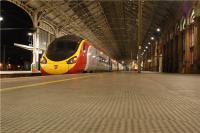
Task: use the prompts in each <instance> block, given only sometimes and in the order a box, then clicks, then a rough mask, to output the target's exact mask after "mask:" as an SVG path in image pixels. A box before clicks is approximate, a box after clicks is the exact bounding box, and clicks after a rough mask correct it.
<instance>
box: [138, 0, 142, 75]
mask: <svg viewBox="0 0 200 133" xmlns="http://www.w3.org/2000/svg"><path fill="white" fill-rule="evenodd" d="M141 31H142V1H141V0H138V32H137V33H138V34H137V37H138V39H137V45H138V73H141V61H142V56H141V49H142V47H141Z"/></svg>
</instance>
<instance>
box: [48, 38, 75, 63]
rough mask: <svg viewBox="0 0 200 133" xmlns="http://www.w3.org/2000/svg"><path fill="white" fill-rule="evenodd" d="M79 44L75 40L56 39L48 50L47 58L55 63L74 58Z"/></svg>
mask: <svg viewBox="0 0 200 133" xmlns="http://www.w3.org/2000/svg"><path fill="white" fill-rule="evenodd" d="M78 46H79V43H78V42H77V41H73V40H67V39H56V40H54V41H53V42H52V43H51V44H50V45H49V46H48V48H47V52H46V56H47V57H48V58H49V59H50V60H53V61H61V60H65V59H67V58H69V57H70V56H72V55H73V54H74V53H75V52H76V51H77V49H78Z"/></svg>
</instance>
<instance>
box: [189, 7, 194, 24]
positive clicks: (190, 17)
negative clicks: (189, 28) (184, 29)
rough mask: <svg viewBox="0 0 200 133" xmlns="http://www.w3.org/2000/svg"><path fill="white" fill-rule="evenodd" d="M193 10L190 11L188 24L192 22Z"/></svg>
mask: <svg viewBox="0 0 200 133" xmlns="http://www.w3.org/2000/svg"><path fill="white" fill-rule="evenodd" d="M194 17H195V16H194V9H192V11H191V13H190V16H189V24H191V23H193V22H194Z"/></svg>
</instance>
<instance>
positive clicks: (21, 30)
mask: <svg viewBox="0 0 200 133" xmlns="http://www.w3.org/2000/svg"><path fill="white" fill-rule="evenodd" d="M0 4H1V8H0V9H1V16H2V17H3V21H1V22H0V23H1V63H3V49H4V47H5V53H6V54H5V57H6V58H5V63H6V64H8V63H11V64H13V65H23V64H24V62H25V61H26V62H27V61H28V62H32V52H31V51H28V50H24V49H22V48H18V47H16V46H14V43H20V44H25V45H28V43H29V41H28V40H29V36H28V35H27V33H28V32H30V31H31V28H32V21H31V19H30V17H29V15H28V14H27V13H26V12H25V11H24V10H22V9H21V8H19V7H18V6H16V5H14V4H12V3H10V2H7V1H0Z"/></svg>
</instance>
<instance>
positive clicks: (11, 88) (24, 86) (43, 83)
mask: <svg viewBox="0 0 200 133" xmlns="http://www.w3.org/2000/svg"><path fill="white" fill-rule="evenodd" d="M91 76H95V75H89V76H81V77H74V78H67V79H61V80H55V81H48V82H42V83H35V84H29V85H21V86H15V87H8V88H2V89H0V92H5V91H11V90H16V89H21V88H27V87H35V86H41V85H47V84H53V83H58V82H63V81H69V80H75V79H83V78H88V77H91Z"/></svg>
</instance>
